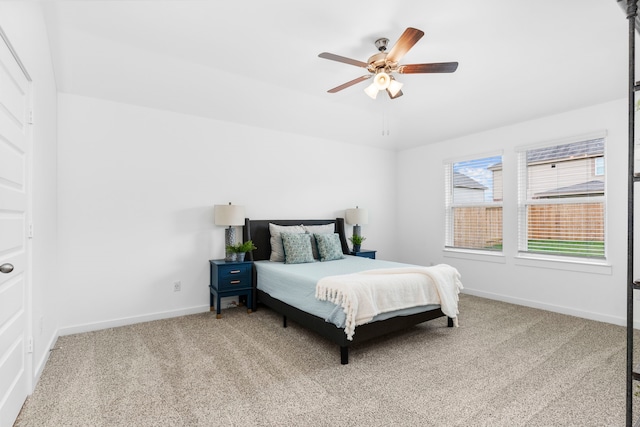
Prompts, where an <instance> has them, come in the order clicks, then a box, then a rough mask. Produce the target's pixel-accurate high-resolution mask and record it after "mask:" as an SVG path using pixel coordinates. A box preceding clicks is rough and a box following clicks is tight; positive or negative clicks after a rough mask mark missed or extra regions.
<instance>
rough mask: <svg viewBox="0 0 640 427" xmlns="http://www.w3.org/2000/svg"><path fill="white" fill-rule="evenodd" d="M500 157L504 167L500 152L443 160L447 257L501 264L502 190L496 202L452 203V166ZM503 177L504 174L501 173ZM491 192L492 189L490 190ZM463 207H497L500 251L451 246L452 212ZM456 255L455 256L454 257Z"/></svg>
mask: <svg viewBox="0 0 640 427" xmlns="http://www.w3.org/2000/svg"><path fill="white" fill-rule="evenodd" d="M498 156H499V157H500V160H501V163H503V165H504V153H503V151H502V150H499V151H491V152H486V153H481V154H475V155H469V156H460V157H455V158H451V159H445V160H444V162H443V167H444V182H445V197H444V208H445V234H444V245H443V249H444V251H445V252H446V253H447V254H448V255H447V256H462V257H467V256H472V257H476V258H478V259H484V260H486V261H491V262H503V261H501V258H503V256H504V188H503V189H502V198H501V199H500V200H498V201H495V200H494V201H491V202H466V203H464V202H463V203H461V202H455V201H454V198H455V197H454V194H455V193H454V165H455V164H457V163H462V162H466V161H472V160H482V159H486V158H490V157H498ZM503 171H504V168H503ZM503 176H504V172H503ZM492 191H493V189H492ZM464 207H485V208H491V207H494V208H495V207H499V208H500V209H501V214H502V221H501V227H500V237H501V241H502V247H501V249H484V248H468V247H460V246H454V245H453V239H454V235H455V230H454V225H455V224H454V210H455V209H456V208H464ZM456 254H457V255H456Z"/></svg>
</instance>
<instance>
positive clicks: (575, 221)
mask: <svg viewBox="0 0 640 427" xmlns="http://www.w3.org/2000/svg"><path fill="white" fill-rule="evenodd" d="M528 216H529V218H528V219H529V224H528V236H529V240H558V241H578V242H585V241H587V242H604V205H603V204H602V203H576V204H564V205H563V204H558V205H555V204H554V205H532V206H529V210H528ZM453 220H454V228H453V230H454V236H453V245H454V246H455V247H459V248H471V249H492V248H500V247H501V246H502V208H501V207H491V208H486V207H477V208H475V207H474V208H469V207H467V208H455V209H454V215H453Z"/></svg>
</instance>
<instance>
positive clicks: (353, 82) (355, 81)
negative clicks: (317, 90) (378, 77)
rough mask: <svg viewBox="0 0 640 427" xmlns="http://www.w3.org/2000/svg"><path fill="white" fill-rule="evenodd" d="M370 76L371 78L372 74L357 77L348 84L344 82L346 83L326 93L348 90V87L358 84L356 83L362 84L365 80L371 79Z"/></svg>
mask: <svg viewBox="0 0 640 427" xmlns="http://www.w3.org/2000/svg"><path fill="white" fill-rule="evenodd" d="M371 76H372V74H368V75H366V76H362V77H358V78H357V79H353V80H351V81H350V82H346V83H343V84H341V85H340V86H336V87H334V88H333V89H329V90H328V91H327V92H329V93H336V92H340V91H341V90H342V89H346V88H348V87H349V86H353V85H355V84H358V83H360V82H363V81H365V80H368V79H370V78H371Z"/></svg>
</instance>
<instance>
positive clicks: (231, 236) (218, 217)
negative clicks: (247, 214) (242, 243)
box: [213, 202, 244, 261]
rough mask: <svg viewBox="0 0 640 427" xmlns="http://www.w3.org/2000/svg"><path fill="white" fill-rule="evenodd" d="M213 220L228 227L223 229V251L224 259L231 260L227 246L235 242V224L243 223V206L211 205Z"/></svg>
mask: <svg viewBox="0 0 640 427" xmlns="http://www.w3.org/2000/svg"><path fill="white" fill-rule="evenodd" d="M213 216H214V218H213V222H214V223H215V224H216V225H221V226H225V227H228V228H227V229H225V230H224V253H225V257H224V259H225V261H231V260H232V258H231V253H230V252H229V251H227V246H231V245H233V244H235V242H236V230H235V228H233V227H235V226H239V225H244V206H238V205H232V204H231V202H229V204H228V205H215V206H214V207H213Z"/></svg>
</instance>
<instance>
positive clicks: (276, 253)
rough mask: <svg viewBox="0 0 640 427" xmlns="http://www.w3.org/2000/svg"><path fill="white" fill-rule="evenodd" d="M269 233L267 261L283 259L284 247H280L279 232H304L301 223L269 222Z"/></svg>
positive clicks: (280, 260)
mask: <svg viewBox="0 0 640 427" xmlns="http://www.w3.org/2000/svg"><path fill="white" fill-rule="evenodd" d="M269 233H270V234H271V240H270V243H271V257H270V258H269V261H276V262H282V261H284V248H283V247H282V237H281V236H280V234H281V233H304V228H302V225H277V224H272V223H269Z"/></svg>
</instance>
